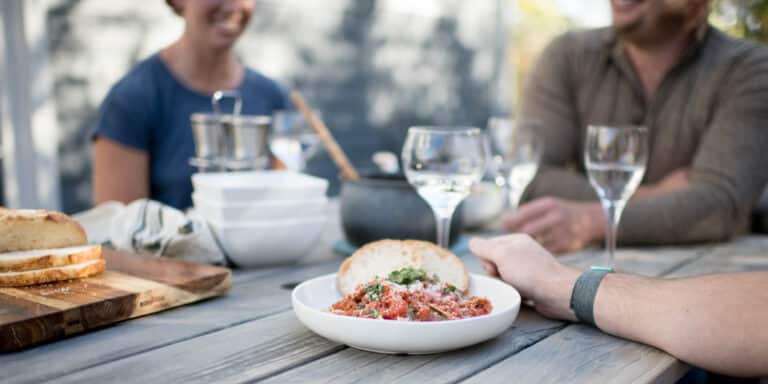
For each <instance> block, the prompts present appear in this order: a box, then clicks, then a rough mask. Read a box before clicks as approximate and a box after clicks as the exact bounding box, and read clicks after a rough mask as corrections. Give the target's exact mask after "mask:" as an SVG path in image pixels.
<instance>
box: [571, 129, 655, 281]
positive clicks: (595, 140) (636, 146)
mask: <svg viewBox="0 0 768 384" xmlns="http://www.w3.org/2000/svg"><path fill="white" fill-rule="evenodd" d="M647 161H648V130H647V129H646V128H645V127H641V126H616V127H608V126H597V125H590V126H588V127H587V140H586V144H585V146H584V163H585V165H586V168H587V174H588V175H589V182H590V184H592V188H594V189H595V191H596V192H597V195H598V196H599V197H600V203H601V204H602V206H603V211H604V213H605V221H606V233H605V248H606V249H607V250H608V263H609V265H608V266H609V267H610V268H613V267H614V262H615V253H616V236H617V234H618V228H619V220H620V219H621V213H622V211H623V210H624V206H625V205H626V204H627V201H628V200H629V197H630V196H632V194H633V193H634V192H635V190H636V189H637V186H638V185H640V181H641V180H642V179H643V174H644V173H645V166H646V162H647Z"/></svg>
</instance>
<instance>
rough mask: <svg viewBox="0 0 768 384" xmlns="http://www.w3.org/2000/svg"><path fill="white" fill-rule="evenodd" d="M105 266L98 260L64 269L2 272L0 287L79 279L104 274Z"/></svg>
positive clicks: (101, 260) (68, 266)
mask: <svg viewBox="0 0 768 384" xmlns="http://www.w3.org/2000/svg"><path fill="white" fill-rule="evenodd" d="M105 266H106V263H105V262H104V259H96V260H88V261H85V262H82V263H78V264H71V265H67V266H64V267H51V268H43V269H34V270H30V271H20V272H0V287H21V286H26V285H34V284H43V283H50V282H54V281H62V280H70V279H78V278H82V277H88V276H92V275H95V274H97V273H100V272H103V271H104V267H105Z"/></svg>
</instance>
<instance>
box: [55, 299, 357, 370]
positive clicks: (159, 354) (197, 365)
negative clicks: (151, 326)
mask: <svg viewBox="0 0 768 384" xmlns="http://www.w3.org/2000/svg"><path fill="white" fill-rule="evenodd" d="M343 348H344V346H342V345H340V344H336V343H333V342H331V341H328V340H326V339H324V338H322V337H319V336H316V335H314V334H313V333H312V332H310V331H309V330H308V329H306V328H305V327H304V326H302V325H301V323H299V321H298V320H297V319H296V317H295V316H294V315H293V313H292V312H283V313H280V314H277V315H274V316H269V317H266V318H263V319H260V320H256V321H251V322H247V323H243V324H240V325H237V326H234V327H231V328H227V329H224V330H221V331H218V332H213V333H209V334H206V335H202V336H200V337H196V338H194V339H190V340H187V341H183V342H180V343H176V344H173V345H169V346H166V347H163V348H159V349H155V350H153V351H151V352H148V353H142V354H138V355H133V356H129V357H127V358H124V359H120V360H117V361H113V362H111V363H105V364H100V365H97V366H94V367H92V368H90V369H86V370H82V371H78V372H74V373H72V374H69V375H65V376H60V377H56V378H53V379H52V380H51V381H50V382H52V383H102V382H118V383H213V382H216V383H234V382H243V381H247V380H257V379H259V378H262V377H266V376H268V375H270V374H272V373H274V372H279V371H283V370H286V369H289V368H291V367H294V366H297V365H301V364H304V363H306V362H308V361H311V360H314V359H317V358H320V357H322V356H325V355H328V354H330V353H333V352H336V351H338V350H341V349H343Z"/></svg>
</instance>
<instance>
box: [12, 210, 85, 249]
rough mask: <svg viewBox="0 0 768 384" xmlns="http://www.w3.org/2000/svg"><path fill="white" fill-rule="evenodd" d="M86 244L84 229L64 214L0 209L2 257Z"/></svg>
mask: <svg viewBox="0 0 768 384" xmlns="http://www.w3.org/2000/svg"><path fill="white" fill-rule="evenodd" d="M86 244H88V238H87V236H86V234H85V231H84V230H83V227H81V226H80V224H78V223H77V222H76V221H74V220H72V219H71V218H69V217H68V216H67V215H65V214H63V213H60V212H52V211H44V210H12V209H0V253H2V252H16V251H27V250H34V249H51V248H63V247H73V246H78V245H86Z"/></svg>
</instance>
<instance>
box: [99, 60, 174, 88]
mask: <svg viewBox="0 0 768 384" xmlns="http://www.w3.org/2000/svg"><path fill="white" fill-rule="evenodd" d="M162 65H163V64H162V63H161V62H160V56H159V55H158V54H153V55H152V56H149V57H147V58H146V59H144V60H142V61H140V62H139V63H137V64H136V65H134V66H133V68H131V69H130V70H129V71H128V73H126V74H125V75H124V76H123V77H122V78H120V80H118V81H117V82H116V83H115V84H114V85H113V86H112V89H111V90H110V95H109V96H111V97H118V98H120V97H123V96H126V97H134V96H144V97H147V96H150V95H151V94H152V93H153V92H154V90H155V89H157V87H158V85H160V84H161V83H162V82H163V81H167V79H165V77H166V76H164V73H163V67H162Z"/></svg>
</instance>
